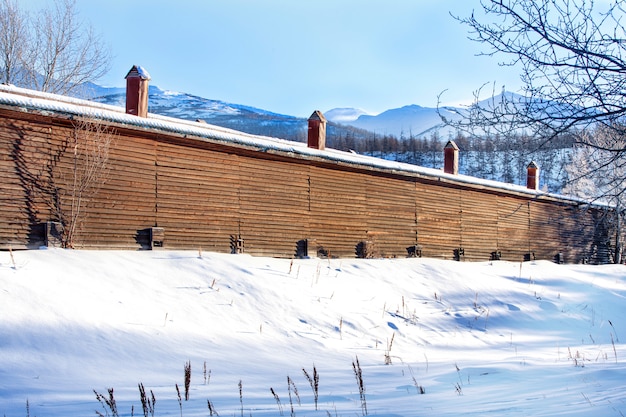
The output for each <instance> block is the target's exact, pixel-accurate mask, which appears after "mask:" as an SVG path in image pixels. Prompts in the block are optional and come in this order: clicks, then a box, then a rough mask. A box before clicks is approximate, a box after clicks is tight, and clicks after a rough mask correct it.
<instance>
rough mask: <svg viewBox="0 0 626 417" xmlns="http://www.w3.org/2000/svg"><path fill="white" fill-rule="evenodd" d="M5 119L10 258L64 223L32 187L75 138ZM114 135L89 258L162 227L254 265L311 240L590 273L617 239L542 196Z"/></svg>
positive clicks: (5, 232)
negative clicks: (551, 263)
mask: <svg viewBox="0 0 626 417" xmlns="http://www.w3.org/2000/svg"><path fill="white" fill-rule="evenodd" d="M0 116H4V117H3V118H2V119H0V120H1V122H0V152H1V154H0V202H2V204H1V205H0V246H3V247H6V246H11V245H13V246H16V247H17V246H20V245H21V246H24V247H26V246H31V247H32V246H36V245H38V244H41V240H42V239H43V231H42V229H41V227H42V226H41V224H43V223H45V222H46V221H49V220H53V219H54V213H53V211H52V210H51V208H50V206H51V204H50V196H49V195H48V196H46V195H45V192H44V191H43V190H42V189H41V187H39V188H37V187H36V185H37V184H35V182H33V181H32V180H33V178H34V177H37V178H39V179H40V180H42V181H39V182H44V183H45V180H46V179H47V180H49V179H50V178H48V177H47V175H48V173H47V171H46V170H45V169H43V168H42V167H45V166H47V165H46V164H48V165H49V164H50V163H49V160H50V158H51V156H53V155H54V153H55V152H56V150H57V149H59V146H60V143H61V142H62V139H63V138H64V137H67V135H69V134H71V130H72V127H71V125H70V123H69V121H63V120H59V119H51V118H49V117H43V116H35V115H25V114H22V113H19V112H7V111H3V112H1V111H0ZM116 132H117V136H116V138H115V142H114V144H113V145H112V146H111V150H110V163H109V165H108V168H107V173H106V181H105V182H104V183H103V184H102V187H101V189H100V191H99V193H98V195H97V196H96V197H95V198H93V199H92V200H91V201H89V202H88V204H87V210H86V212H85V216H84V217H83V220H84V221H83V224H82V225H81V228H80V230H79V233H78V234H77V236H76V242H77V246H78V247H91V248H95V247H106V248H133V249H139V248H146V247H147V246H149V243H150V242H149V230H150V228H151V227H153V226H158V227H163V228H164V230H165V239H164V247H165V248H184V249H201V250H210V251H218V252H230V251H231V249H232V248H231V237H233V236H235V237H237V236H239V235H241V237H242V238H243V239H244V242H245V243H244V248H245V249H244V250H245V251H246V252H247V253H250V254H253V255H267V256H279V257H293V256H296V255H297V251H298V248H299V246H298V245H299V242H300V243H302V242H303V241H304V240H306V241H307V242H308V251H309V252H308V253H309V255H312V256H315V255H317V254H320V255H323V256H336V257H354V256H356V253H357V250H358V249H359V244H366V245H367V249H368V252H367V253H368V254H369V255H371V256H384V257H393V256H398V257H404V256H406V255H407V251H406V248H407V247H408V246H411V245H416V244H417V245H420V246H421V248H422V255H423V256H426V257H434V258H442V259H453V258H454V257H455V250H456V251H458V249H461V248H462V249H463V255H464V256H461V257H460V258H461V259H464V260H472V261H486V260H489V259H490V257H491V256H492V252H493V253H500V254H501V257H502V259H505V260H514V261H520V260H522V259H524V257H525V256H528V255H529V254H534V257H536V258H537V259H553V258H554V255H555V254H556V253H559V252H561V253H563V254H564V259H565V260H566V261H568V262H579V261H581V260H582V259H584V258H589V257H590V253H591V252H592V251H594V250H595V251H596V252H601V251H599V250H598V246H597V243H598V242H599V241H601V240H603V239H604V240H606V237H605V236H604V235H605V234H606V233H607V232H606V231H604V232H598V230H599V229H598V228H597V227H596V224H597V223H598V220H597V219H594V216H595V215H596V214H595V213H594V211H593V210H591V211H582V210H578V209H575V208H574V207H573V206H571V205H566V204H562V203H559V202H548V201H536V200H533V199H532V198H531V197H532V196H530V195H529V196H525V195H515V194H511V193H507V192H505V191H497V192H496V191H493V190H491V191H490V190H478V189H473V188H472V187H469V186H465V185H461V184H453V183H450V182H447V183H446V182H439V181H434V180H426V179H417V178H415V177H411V176H402V175H398V174H397V173H396V174H385V173H380V172H372V171H368V170H367V169H357V168H354V167H346V166H340V165H339V164H333V163H329V162H322V161H312V160H305V159H296V158H291V157H289V156H284V155H275V154H270V153H263V152H259V151H254V150H250V149H243V148H239V149H238V148H235V147H230V146H227V145H225V144H217V143H210V142H208V141H204V140H200V139H189V138H181V137H176V136H175V135H164V134H161V133H154V132H146V131H134V130H130V129H127V128H123V127H118V128H117V130H116ZM71 162H72V158H71V155H63V156H62V157H60V158H57V160H56V162H55V164H56V165H55V169H57V170H58V171H54V170H52V171H51V172H53V173H55V172H56V174H51V175H56V177H55V181H56V185H57V186H59V187H60V189H63V188H67V187H68V186H69V182H68V179H67V178H65V177H66V176H67V174H63V175H61V173H63V172H67V170H68V169H70V168H71ZM29 181H30V182H29ZM39 185H41V184H39ZM594 239H595V242H594ZM594 245H596V246H594ZM361 248H362V247H361ZM300 249H302V247H301V246H300ZM300 254H301V253H300ZM457 255H458V253H457Z"/></svg>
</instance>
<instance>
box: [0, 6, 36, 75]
mask: <svg viewBox="0 0 626 417" xmlns="http://www.w3.org/2000/svg"><path fill="white" fill-rule="evenodd" d="M28 38H29V32H28V27H27V24H26V15H25V14H24V13H22V12H21V11H20V10H19V8H18V6H17V2H16V1H15V0H1V1H0V65H2V78H1V79H0V81H1V82H3V83H5V84H20V83H22V82H23V76H24V71H21V66H22V64H23V60H24V56H25V54H26V48H27V39H28Z"/></svg>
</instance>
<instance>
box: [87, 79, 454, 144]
mask: <svg viewBox="0 0 626 417" xmlns="http://www.w3.org/2000/svg"><path fill="white" fill-rule="evenodd" d="M125 94H126V90H125V88H119V87H102V86H98V85H96V84H89V85H87V86H86V88H85V90H84V93H83V95H86V96H87V98H89V99H91V100H93V101H97V102H100V103H105V104H110V105H116V106H124V105H125V100H126V96H125ZM148 94H149V111H150V112H152V113H156V114H160V115H164V116H170V117H176V118H180V119H185V120H203V121H205V122H207V123H210V124H214V125H217V126H222V127H227V128H231V129H236V130H240V131H243V132H247V133H251V134H258V135H265V136H274V137H280V138H283V139H289V140H295V141H300V142H302V141H305V140H306V134H307V126H308V125H307V121H306V119H304V118H300V117H295V116H290V115H285V114H279V113H274V112H271V111H268V110H263V109H259V108H255V107H251V106H246V105H241V104H232V103H226V102H223V101H220V100H214V99H207V98H203V97H199V96H195V95H192V94H188V93H181V92H174V91H167V90H162V89H160V88H159V87H157V86H150V88H149V92H148ZM461 111H462V109H460V108H454V107H445V108H440V109H437V108H431V107H422V106H418V105H414V104H413V105H408V106H404V107H401V108H397V109H389V110H387V111H384V112H382V113H380V114H378V115H372V114H367V113H366V112H365V111H363V110H360V109H356V108H336V109H331V110H328V111H326V112H325V113H324V115H325V116H326V118H327V120H328V122H329V123H328V126H327V132H328V135H329V136H330V137H332V136H335V137H348V136H351V137H354V138H367V137H372V136H373V134H376V135H379V136H384V135H390V136H395V137H397V138H403V137H409V136H410V135H412V136H414V137H424V136H430V135H431V134H432V133H434V132H438V133H439V134H440V135H442V136H443V135H446V136H447V135H448V133H450V132H451V131H452V129H451V128H450V127H448V126H446V125H445V124H444V123H443V122H442V120H441V117H440V115H439V113H441V114H442V115H443V116H445V117H446V118H449V119H453V118H456V117H459V113H460V112H461Z"/></svg>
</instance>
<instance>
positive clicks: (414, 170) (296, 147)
mask: <svg viewBox="0 0 626 417" xmlns="http://www.w3.org/2000/svg"><path fill="white" fill-rule="evenodd" d="M0 105H4V106H10V107H16V108H18V109H19V110H20V111H24V112H39V113H43V114H46V113H57V114H66V115H71V116H78V117H86V118H93V119H99V120H103V121H108V122H113V123H117V124H122V125H127V126H130V127H137V128H141V129H151V130H159V131H163V132H169V133H173V134H179V135H183V136H191V138H189V139H190V140H198V139H199V140H209V141H217V142H221V143H227V144H232V145H238V146H245V147H252V148H255V149H257V150H259V151H261V152H269V153H283V154H284V153H286V154H289V155H291V156H294V157H301V158H315V159H320V160H325V161H328V162H333V163H337V164H348V165H352V166H356V167H359V168H365V169H371V170H378V171H385V172H392V173H394V174H399V175H407V176H417V177H423V178H428V179H431V180H437V181H442V182H448V183H456V184H465V185H469V186H472V185H473V186H476V187H480V188H488V189H491V190H496V191H507V192H514V193H521V194H527V195H529V196H532V197H535V198H539V197H542V196H544V197H550V198H556V199H559V200H562V201H564V202H569V203H571V204H587V203H588V202H586V201H583V200H580V199H576V198H572V197H567V196H562V195H557V194H551V193H545V192H542V191H539V190H531V189H528V188H526V187H524V186H521V185H516V184H507V183H503V182H498V181H493V180H486V179H481V178H477V177H472V176H468V175H453V174H447V173H444V172H443V170H439V169H434V168H426V167H420V166H417V165H412V164H407V163H402V162H395V161H389V160H385V159H381V158H375V157H371V156H366V155H359V154H356V153H352V152H344V151H339V150H335V149H329V148H326V149H325V150H318V149H313V148H309V147H307V145H306V144H305V143H300V142H293V141H288V140H284V139H279V138H273V137H267V136H259V135H252V134H248V133H244V132H239V131H236V130H232V129H227V128H223V127H219V126H215V125H211V124H207V123H201V122H192V121H187V120H182V119H175V118H172V117H167V116H161V115H157V114H153V113H149V114H148V117H137V116H135V115H130V114H126V112H125V110H124V109H123V108H122V107H117V106H111V105H106V104H101V103H95V102H92V101H88V100H82V99H77V98H73V97H66V96H61V95H56V94H50V93H44V92H39V91H34V90H28V89H24V88H19V87H15V86H13V85H0Z"/></svg>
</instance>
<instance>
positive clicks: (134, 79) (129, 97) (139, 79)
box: [126, 65, 150, 117]
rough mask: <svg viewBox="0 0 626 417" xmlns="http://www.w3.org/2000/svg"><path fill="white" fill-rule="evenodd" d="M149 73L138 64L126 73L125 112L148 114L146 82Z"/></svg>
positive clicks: (140, 114) (139, 114) (140, 115)
mask: <svg viewBox="0 0 626 417" xmlns="http://www.w3.org/2000/svg"><path fill="white" fill-rule="evenodd" d="M149 81H150V74H148V71H146V70H145V69H143V68H142V67H140V66H137V65H133V67H132V68H131V69H130V71H128V74H126V113H128V114H134V115H135V116H139V117H147V116H148V82H149Z"/></svg>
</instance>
